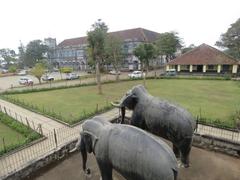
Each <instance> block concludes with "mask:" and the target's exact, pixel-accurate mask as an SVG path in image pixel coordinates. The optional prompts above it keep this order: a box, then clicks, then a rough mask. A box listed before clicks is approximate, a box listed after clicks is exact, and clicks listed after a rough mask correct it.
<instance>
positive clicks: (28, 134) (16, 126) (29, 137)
mask: <svg viewBox="0 0 240 180" xmlns="http://www.w3.org/2000/svg"><path fill="white" fill-rule="evenodd" d="M0 121H1V123H3V124H4V125H6V126H8V127H10V128H11V129H13V130H15V131H17V132H18V133H20V134H22V135H23V136H24V137H25V138H26V140H25V141H23V142H19V143H18V144H14V145H8V146H7V147H5V149H4V148H3V149H2V150H0V156H1V155H3V154H5V153H8V152H10V151H12V150H14V149H16V148H19V147H21V146H23V145H26V144H29V143H30V142H32V141H34V140H37V139H39V138H40V137H42V135H40V134H39V133H37V132H35V131H33V130H32V129H31V128H29V127H27V126H25V125H24V124H22V123H20V122H18V121H17V120H15V119H13V118H12V117H10V116H8V115H6V114H4V113H3V112H0Z"/></svg>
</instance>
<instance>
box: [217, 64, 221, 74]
mask: <svg viewBox="0 0 240 180" xmlns="http://www.w3.org/2000/svg"><path fill="white" fill-rule="evenodd" d="M220 72H221V65H218V66H217V73H220Z"/></svg>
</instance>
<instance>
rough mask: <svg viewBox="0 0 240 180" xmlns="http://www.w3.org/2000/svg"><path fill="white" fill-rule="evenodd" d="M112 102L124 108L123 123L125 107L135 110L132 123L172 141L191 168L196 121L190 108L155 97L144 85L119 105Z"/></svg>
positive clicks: (178, 153) (115, 104) (122, 111)
mask: <svg viewBox="0 0 240 180" xmlns="http://www.w3.org/2000/svg"><path fill="white" fill-rule="evenodd" d="M112 104H113V105H114V106H116V107H119V108H121V113H122V120H121V123H124V118H125V109H126V108H128V109H130V110H133V113H132V117H131V122H130V123H131V125H133V126H136V127H139V128H141V129H144V130H147V131H149V132H151V133H153V134H155V135H158V136H160V137H163V138H165V139H167V140H170V141H171V142H172V143H173V152H174V154H175V156H176V157H177V158H179V157H180V158H181V164H182V165H183V166H184V167H185V168H187V167H189V154H190V151H191V146H192V139H193V133H194V130H195V128H196V122H195V120H194V119H193V117H192V115H191V114H190V113H189V112H188V111H187V110H185V109H184V108H182V107H180V106H179V105H176V104H173V103H170V102H168V101H166V100H161V99H159V98H156V97H153V96H151V95H150V94H149V93H148V92H147V90H146V89H145V88H144V87H143V86H142V85H138V86H135V87H133V88H132V89H131V90H130V91H129V92H128V93H127V94H126V95H125V96H124V97H123V98H122V99H121V101H120V102H119V104H117V103H112Z"/></svg>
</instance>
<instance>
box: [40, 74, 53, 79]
mask: <svg viewBox="0 0 240 180" xmlns="http://www.w3.org/2000/svg"><path fill="white" fill-rule="evenodd" d="M42 80H43V81H53V80H54V77H52V76H49V75H47V74H45V75H43V76H42Z"/></svg>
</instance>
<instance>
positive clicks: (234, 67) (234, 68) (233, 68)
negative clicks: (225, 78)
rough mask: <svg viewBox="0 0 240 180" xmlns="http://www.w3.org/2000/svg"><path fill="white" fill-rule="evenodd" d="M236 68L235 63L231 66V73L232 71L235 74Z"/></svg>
mask: <svg viewBox="0 0 240 180" xmlns="http://www.w3.org/2000/svg"><path fill="white" fill-rule="evenodd" d="M237 68H238V66H237V65H233V67H232V73H233V74H236V73H237Z"/></svg>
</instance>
